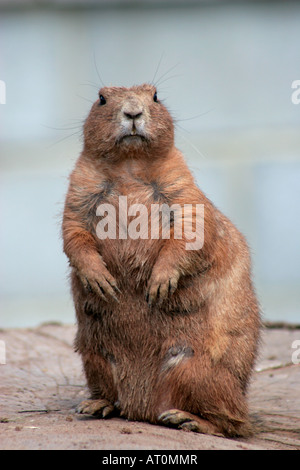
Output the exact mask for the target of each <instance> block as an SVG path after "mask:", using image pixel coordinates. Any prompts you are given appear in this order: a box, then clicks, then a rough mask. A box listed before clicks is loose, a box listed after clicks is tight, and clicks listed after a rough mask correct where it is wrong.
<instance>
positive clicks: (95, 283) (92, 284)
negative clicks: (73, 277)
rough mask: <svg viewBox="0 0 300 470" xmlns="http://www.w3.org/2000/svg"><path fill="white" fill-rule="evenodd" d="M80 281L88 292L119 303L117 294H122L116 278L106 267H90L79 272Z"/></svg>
mask: <svg viewBox="0 0 300 470" xmlns="http://www.w3.org/2000/svg"><path fill="white" fill-rule="evenodd" d="M78 275H79V277H80V280H81V282H82V284H83V286H84V288H85V289H86V290H87V292H91V293H94V294H96V295H98V296H99V297H101V299H103V300H105V301H106V302H108V300H109V299H108V297H110V298H112V299H114V300H115V301H116V302H119V299H118V297H117V294H118V293H120V290H119V289H118V286H117V282H116V280H115V278H114V277H113V276H112V275H111V274H110V272H109V271H108V270H107V269H106V267H105V266H98V267H95V266H90V267H89V268H85V269H83V270H80V271H78Z"/></svg>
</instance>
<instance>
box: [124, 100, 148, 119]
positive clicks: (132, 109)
mask: <svg viewBox="0 0 300 470" xmlns="http://www.w3.org/2000/svg"><path fill="white" fill-rule="evenodd" d="M122 111H123V115H124V116H125V117H126V119H131V120H134V119H138V118H140V117H141V116H142V114H143V106H142V103H140V102H139V101H137V100H129V101H127V103H124V106H123V109H122Z"/></svg>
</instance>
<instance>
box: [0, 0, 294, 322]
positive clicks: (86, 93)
mask: <svg viewBox="0 0 300 470" xmlns="http://www.w3.org/2000/svg"><path fill="white" fill-rule="evenodd" d="M0 80H1V82H0V86H1V90H0V97H1V103H0V157H1V158H0V161H1V174H0V201H1V202H0V204H1V206H0V214H1V217H0V223H1V226H0V227H1V228H0V250H1V252H0V263H1V286H0V289H1V290H0V298H1V305H0V308H1V312H0V315H1V318H0V327H24V326H34V325H37V324H40V323H42V322H45V321H61V322H65V323H73V322H74V321H75V315H74V311H73V305H72V301H71V297H70V291H69V283H68V264H67V260H66V257H65V255H64V254H63V251H62V240H61V235H60V224H61V214H62V210H63V203H64V197H65V194H66V190H67V185H68V174H69V173H70V171H71V169H72V168H73V165H74V162H75V160H76V159H77V157H78V156H79V154H80V151H81V148H82V140H81V127H82V123H83V121H84V119H85V117H86V116H87V113H88V111H89V108H90V106H91V102H92V101H95V100H96V99H97V91H98V88H100V87H101V83H104V84H105V85H119V86H122V85H124V86H131V85H134V84H140V83H143V82H147V81H148V82H150V81H152V80H154V81H155V82H156V84H157V88H158V94H159V97H160V98H161V99H163V100H164V101H165V104H166V105H167V106H168V108H169V109H170V111H171V113H172V115H173V116H174V118H175V119H176V120H177V126H176V144H177V146H178V147H179V148H180V149H181V150H182V151H183V152H184V154H185V156H186V159H187V161H188V164H189V166H190V168H191V169H192V171H193V173H194V175H195V178H196V179H197V182H198V184H199V186H200V187H201V189H202V190H203V191H204V192H205V193H206V195H207V196H208V197H209V198H210V199H211V200H212V201H213V202H214V203H215V204H216V205H217V206H218V207H219V208H220V209H221V210H222V211H223V212H224V213H225V214H226V215H227V216H229V217H230V218H231V219H232V220H233V222H234V223H235V224H236V225H237V227H238V228H239V229H240V230H241V231H242V232H243V233H244V234H245V235H246V237H247V239H248V243H249V245H250V247H251V252H252V259H253V275H254V282H255V286H256V290H257V293H258V296H259V299H260V303H261V306H262V311H263V316H264V319H265V320H269V321H285V322H289V323H300V217H299V216H300V104H297V101H298V100H297V99H296V100H295V99H293V92H294V93H296V91H297V90H295V89H293V88H292V84H293V82H294V81H295V80H300V3H299V2H291V1H284V2H283V1H279V2H276V1H262V0H261V1H257V2H255V1H252V2H250V1H235V2H229V1H225V0H223V1H221V0H220V1H201V0H198V1H196V0H195V1H188V0H183V1H180V0H177V1H175V0H174V1H172V0H164V1H163V0H161V1H154V0H140V1H138V0H136V1H129V0H123V1H122V0H119V1H114V0H106V1H105V0H98V1H89V0H87V1H83V0H82V1H81V0H76V1H75V0H74V1H72V0H53V1H50V0H49V1H29V0H22V1H21V0H19V1H15V0H9V1H8V0H6V1H5V0H0ZM4 85H5V86H6V87H5V89H4ZM294 97H295V95H294ZM298 97H299V98H300V93H299V94H298ZM293 101H294V102H293ZM299 101H300V100H299Z"/></svg>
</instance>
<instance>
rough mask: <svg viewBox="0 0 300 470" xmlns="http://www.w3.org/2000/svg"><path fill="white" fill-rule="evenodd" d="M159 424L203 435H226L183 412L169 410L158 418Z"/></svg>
mask: <svg viewBox="0 0 300 470" xmlns="http://www.w3.org/2000/svg"><path fill="white" fill-rule="evenodd" d="M158 423H159V424H163V425H165V426H170V427H175V428H178V429H184V430H186V431H194V432H199V433H202V434H213V435H214V436H222V437H224V435H223V434H222V433H221V432H220V431H219V429H218V428H217V427H216V426H215V425H214V424H212V423H210V422H209V421H207V420H206V419H203V418H199V417H198V416H195V415H193V414H191V413H188V412H186V411H181V410H176V409H173V410H167V411H164V412H163V413H161V414H160V415H159V417H158Z"/></svg>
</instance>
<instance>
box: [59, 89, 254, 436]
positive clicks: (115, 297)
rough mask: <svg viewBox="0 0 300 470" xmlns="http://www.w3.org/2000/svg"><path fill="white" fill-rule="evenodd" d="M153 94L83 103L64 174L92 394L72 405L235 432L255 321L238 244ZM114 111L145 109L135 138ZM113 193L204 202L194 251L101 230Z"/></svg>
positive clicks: (126, 92)
mask: <svg viewBox="0 0 300 470" xmlns="http://www.w3.org/2000/svg"><path fill="white" fill-rule="evenodd" d="M154 93H155V89H154V87H152V86H151V85H142V86H136V87H132V88H128V89H127V88H115V87H110V88H103V89H102V90H100V94H101V95H102V96H103V97H104V98H105V100H106V103H104V104H102V105H101V104H100V102H99V100H98V101H97V102H96V103H94V105H93V106H92V109H91V112H90V114H89V116H88V118H87V120H86V123H85V127H84V137H85V140H84V149H83V152H82V154H81V155H80V157H79V159H78V161H77V163H76V166H75V169H74V170H73V172H72V174H71V177H70V185H69V190H68V194H67V197H66V202H65V211H64V218H63V239H64V251H65V253H66V255H67V256H68V258H69V260H70V265H71V267H72V272H71V279H72V292H73V298H74V303H75V309H76V315H77V322H78V332H77V337H76V350H77V351H78V352H79V353H80V354H81V356H82V360H83V365H84V370H85V373H86V378H87V382H88V386H89V389H90V392H91V401H87V402H84V403H83V404H82V405H81V406H80V407H79V411H81V412H83V413H90V414H95V415H98V416H102V417H104V416H107V415H108V414H110V413H111V412H112V411H113V410H114V411H118V412H120V413H121V415H123V416H125V417H127V418H128V419H130V420H145V421H149V422H152V423H161V424H167V425H170V426H176V427H181V428H187V429H191V430H194V431H198V432H206V433H212V434H222V435H225V436H235V435H237V436H238V435H241V436H245V435H248V433H249V432H250V425H249V420H248V410H247V401H246V392H247V385H248V382H249V378H250V375H251V371H252V369H253V364H254V360H255V357H256V351H257V343H258V337H259V327H260V319H259V313H258V306H257V301H256V297H255V294H254V291H253V287H252V283H251V277H250V260H249V252H248V248H247V245H246V242H245V240H244V238H243V236H242V235H241V234H240V233H239V232H238V230H237V229H236V228H235V227H234V225H233V224H232V223H231V222H230V221H229V220H228V219H227V218H226V217H225V216H224V215H223V214H221V213H220V212H219V211H218V210H217V209H216V208H215V207H214V205H213V204H212V203H211V202H210V201H209V200H208V199H207V198H206V197H205V195H204V194H203V193H202V192H201V191H200V190H199V189H198V187H197V186H196V184H195V182H194V179H193V177H192V175H191V173H190V171H189V169H188V168H187V166H186V164H185V162H184V159H183V157H182V155H181V153H180V152H179V151H178V150H177V149H176V148H175V147H174V128H173V122H172V118H171V116H170V114H169V113H168V111H167V109H166V108H165V107H164V105H163V104H162V103H161V102H159V101H155V100H154V99H153V96H154ZM124 113H125V114H126V117H125V118H124ZM128 114H129V115H130V114H131V115H132V116H134V115H137V116H138V117H136V118H135V119H133V118H128ZM140 114H141V115H142V117H139V115H140ZM124 119H125V121H126V123H128V122H130V123H131V122H132V121H133V120H134V122H135V124H136V123H138V120H139V119H140V120H141V119H143V126H140V127H139V126H138V124H136V127H137V132H138V133H139V134H140V136H137V137H134V136H133V137H127V136H126V132H127V131H126V129H125V130H124V127H122V126H121V122H123V120H124ZM130 119H132V121H130ZM125 121H124V122H125ZM126 125H127V124H126ZM128 125H129V124H128ZM130 125H131V124H130ZM120 195H123V196H124V195H126V196H127V197H128V205H130V204H133V203H142V204H144V205H146V206H147V207H148V208H150V205H151V204H154V203H168V204H170V205H171V204H174V203H176V204H180V205H183V204H196V203H198V204H204V208H205V218H204V234H205V238H204V245H203V247H202V249H199V250H196V251H193V250H189V251H188V250H186V248H185V240H184V239H181V240H180V239H175V238H174V236H173V233H172V232H171V236H170V239H155V240H151V238H149V239H137V240H133V239H131V238H128V239H125V240H121V239H118V237H117V239H115V240H113V239H105V240H100V239H99V238H98V237H97V235H96V231H95V230H96V225H97V222H98V221H99V217H97V216H96V208H97V206H98V205H99V204H101V203H103V202H106V203H107V202H108V203H110V204H113V205H115V207H116V210H117V215H118V196H120Z"/></svg>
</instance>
